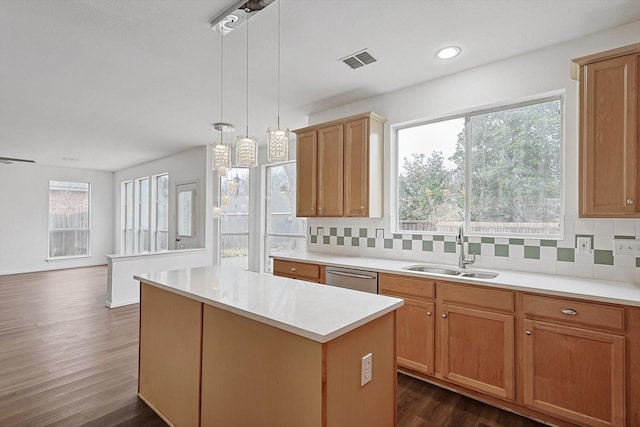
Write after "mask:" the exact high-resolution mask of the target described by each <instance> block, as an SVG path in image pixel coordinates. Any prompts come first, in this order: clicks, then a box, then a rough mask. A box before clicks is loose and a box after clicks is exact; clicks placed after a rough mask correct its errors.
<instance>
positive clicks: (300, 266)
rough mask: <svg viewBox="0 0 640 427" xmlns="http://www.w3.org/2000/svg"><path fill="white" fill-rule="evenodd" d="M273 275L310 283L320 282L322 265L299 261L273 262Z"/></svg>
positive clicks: (275, 260)
mask: <svg viewBox="0 0 640 427" xmlns="http://www.w3.org/2000/svg"><path fill="white" fill-rule="evenodd" d="M273 274H275V275H276V276H285V277H291V278H294V279H303V280H308V281H310V282H319V281H320V265H318V264H309V263H306V262H298V261H283V260H279V259H274V260H273Z"/></svg>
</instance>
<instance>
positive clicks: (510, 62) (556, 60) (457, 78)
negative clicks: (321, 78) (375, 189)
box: [309, 22, 640, 217]
mask: <svg viewBox="0 0 640 427" xmlns="http://www.w3.org/2000/svg"><path fill="white" fill-rule="evenodd" d="M639 34H640V22H635V23H632V24H628V25H624V26H622V27H618V28H615V29H613V30H609V31H605V32H602V33H597V34H593V35H590V36H587V37H584V38H581V39H576V40H572V41H570V42H567V43H563V44H559V45H556V46H552V47H550V48H546V49H542V50H538V51H535V52H531V53H529V54H525V55H521V56H517V57H514V58H510V59H507V60H504V61H500V62H496V63H493V64H489V65H485V66H482V67H478V68H474V69H472V70H468V71H465V72H461V73H458V74H454V75H451V76H447V77H444V78H440V79H437V80H433V81H430V82H426V83H422V84H419V85H416V86H412V87H409V88H405V89H402V90H399V91H395V92H391V93H389V94H386V95H382V96H378V97H374V98H370V99H366V100H363V101H359V102H356V103H353V104H349V105H345V106H343V107H340V108H336V109H333V110H328V111H324V112H321V113H317V114H314V115H312V116H310V117H309V123H310V124H316V123H322V122H325V121H329V120H333V119H337V118H340V117H344V116H349V115H353V114H358V113H362V112H365V111H370V110H373V111H375V112H376V113H379V114H381V115H383V116H384V117H386V118H387V123H386V125H385V157H386V159H387V161H386V162H385V166H388V165H389V161H388V159H389V158H390V156H389V155H390V151H389V149H390V145H391V144H390V126H391V125H394V124H400V123H406V122H411V121H416V120H424V119H432V118H442V117H446V116H449V115H453V114H459V113H461V112H466V111H470V110H475V109H479V108H486V107H490V106H494V105H499V104H505V103H511V102H515V101H519V100H526V99H527V98H531V97H536V96H539V95H541V94H545V93H558V92H564V96H565V117H564V119H565V139H564V144H565V153H564V154H565V178H566V185H565V195H564V196H565V209H566V213H567V214H570V215H577V211H578V210H577V208H578V199H577V176H578V173H577V167H578V155H577V153H578V152H577V149H578V82H577V81H574V80H571V78H570V61H571V59H573V58H578V57H581V56H585V55H589V54H593V53H597V52H601V51H604V50H608V49H613V48H617V47H621V46H625V45H629V44H633V43H637V42H638V40H639V36H638V35H639ZM463 54H464V53H463ZM389 172H390V171H389V167H386V168H385V182H386V183H387V187H386V188H385V195H389V182H390V180H389ZM385 206H386V208H387V209H388V207H389V203H388V198H387V200H386V202H385ZM388 215H389V212H386V213H385V217H388Z"/></svg>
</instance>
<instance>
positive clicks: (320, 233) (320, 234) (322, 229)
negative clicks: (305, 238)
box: [316, 227, 324, 237]
mask: <svg viewBox="0 0 640 427" xmlns="http://www.w3.org/2000/svg"><path fill="white" fill-rule="evenodd" d="M316 234H317V235H318V237H322V236H324V228H322V227H318V228H317V229H316Z"/></svg>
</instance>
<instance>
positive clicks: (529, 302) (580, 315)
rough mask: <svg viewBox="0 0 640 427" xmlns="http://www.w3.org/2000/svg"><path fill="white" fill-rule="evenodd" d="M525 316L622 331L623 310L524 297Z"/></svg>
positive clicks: (591, 304) (560, 300) (538, 297)
mask: <svg viewBox="0 0 640 427" xmlns="http://www.w3.org/2000/svg"><path fill="white" fill-rule="evenodd" d="M524 311H525V314H526V315H527V316H534V317H545V318H549V319H557V320H560V321H562V322H570V323H581V324H583V325H591V326H599V327H603V328H611V329H620V330H623V329H624V308H622V307H615V306H610V305H604V304H598V303H593V302H586V301H577V300H572V299H562V298H555V297H545V296H540V295H525V296H524Z"/></svg>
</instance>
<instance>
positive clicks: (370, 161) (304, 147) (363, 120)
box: [294, 112, 385, 218]
mask: <svg viewBox="0 0 640 427" xmlns="http://www.w3.org/2000/svg"><path fill="white" fill-rule="evenodd" d="M384 122H385V119H383V118H382V117H380V116H378V115H377V114H375V113H372V112H370V113H366V114H360V115H357V116H351V117H346V118H344V119H340V120H335V121H332V122H328V123H322V124H319V125H315V126H310V127H307V128H304V129H298V130H295V131H294V132H295V133H296V135H297V149H296V153H297V159H296V160H297V180H298V182H297V212H296V214H297V216H299V217H312V216H325V217H342V216H344V217H373V218H380V217H382V172H383V170H382V158H383V134H384Z"/></svg>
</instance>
